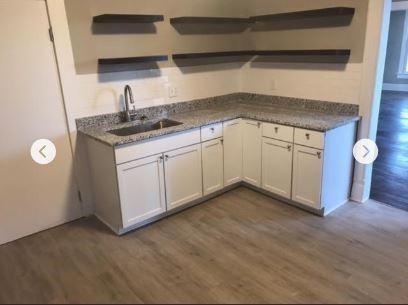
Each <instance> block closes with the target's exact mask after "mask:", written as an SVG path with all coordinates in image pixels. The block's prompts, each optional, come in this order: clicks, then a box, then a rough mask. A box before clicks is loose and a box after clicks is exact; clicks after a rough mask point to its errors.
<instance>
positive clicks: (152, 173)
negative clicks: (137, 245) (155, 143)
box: [117, 154, 166, 228]
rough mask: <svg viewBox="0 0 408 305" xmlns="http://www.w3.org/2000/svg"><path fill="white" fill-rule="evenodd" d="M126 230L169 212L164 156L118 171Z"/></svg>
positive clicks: (130, 163) (122, 165)
mask: <svg viewBox="0 0 408 305" xmlns="http://www.w3.org/2000/svg"><path fill="white" fill-rule="evenodd" d="M117 171H118V183H119V194H120V204H121V208H122V221H123V227H124V228H127V227H130V226H133V225H136V224H138V223H140V222H142V221H144V220H146V219H149V218H152V217H153V216H156V215H159V214H162V213H164V212H166V192H165V189H164V168H163V155H162V154H160V155H156V156H152V157H148V158H144V159H141V160H137V161H133V162H129V163H125V164H121V165H119V166H118V167H117Z"/></svg>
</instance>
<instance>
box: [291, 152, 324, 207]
mask: <svg viewBox="0 0 408 305" xmlns="http://www.w3.org/2000/svg"><path fill="white" fill-rule="evenodd" d="M322 171H323V151H322V150H319V149H315V148H310V147H305V146H300V145H295V150H294V153H293V190H292V200H294V201H296V202H299V203H302V204H305V205H307V206H310V207H312V208H315V209H320V208H321V193H322Z"/></svg>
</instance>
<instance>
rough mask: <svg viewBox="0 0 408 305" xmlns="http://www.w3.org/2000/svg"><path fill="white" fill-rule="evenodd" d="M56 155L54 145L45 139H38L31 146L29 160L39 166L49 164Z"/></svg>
mask: <svg viewBox="0 0 408 305" xmlns="http://www.w3.org/2000/svg"><path fill="white" fill-rule="evenodd" d="M56 155H57V149H56V148H55V145H54V143H52V142H51V141H50V140H47V139H39V140H37V141H35V142H34V143H33V145H32V146H31V158H33V160H34V161H35V162H36V163H38V164H41V165H46V164H50V163H51V162H52V161H54V159H55V157H56Z"/></svg>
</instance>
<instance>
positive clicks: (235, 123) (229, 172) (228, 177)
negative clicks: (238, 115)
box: [223, 119, 242, 186]
mask: <svg viewBox="0 0 408 305" xmlns="http://www.w3.org/2000/svg"><path fill="white" fill-rule="evenodd" d="M223 137H224V185H225V186H228V185H231V184H234V183H238V182H241V181H242V125H241V119H236V120H232V121H228V122H224V124H223Z"/></svg>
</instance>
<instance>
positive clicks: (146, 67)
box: [97, 62, 161, 82]
mask: <svg viewBox="0 0 408 305" xmlns="http://www.w3.org/2000/svg"><path fill="white" fill-rule="evenodd" d="M129 71H148V72H147V73H138V75H139V74H140V75H141V76H142V77H141V78H151V77H160V76H161V72H160V68H159V66H158V64H157V62H145V63H124V64H111V65H101V64H98V71H97V73H98V74H100V76H99V79H100V81H102V82H104V81H103V79H104V78H106V77H104V76H103V74H106V73H117V72H129ZM133 77H135V75H134V74H133ZM108 79H109V78H108ZM109 81H114V79H111V80H109Z"/></svg>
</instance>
